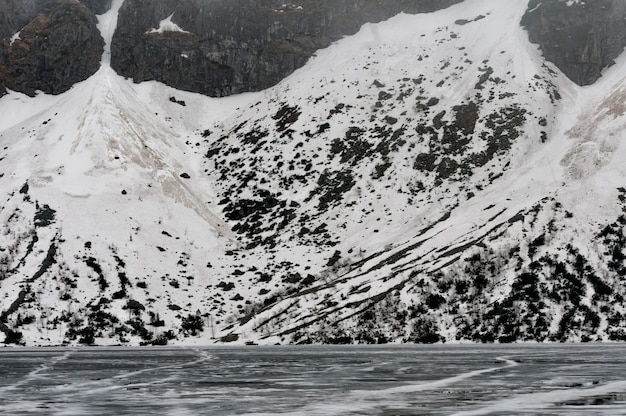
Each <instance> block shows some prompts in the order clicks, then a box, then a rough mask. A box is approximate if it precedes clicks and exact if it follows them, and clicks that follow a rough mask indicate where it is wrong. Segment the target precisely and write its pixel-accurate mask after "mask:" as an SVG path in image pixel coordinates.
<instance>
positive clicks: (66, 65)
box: [0, 0, 104, 95]
mask: <svg viewBox="0 0 626 416" xmlns="http://www.w3.org/2000/svg"><path fill="white" fill-rule="evenodd" d="M7 3H8V4H7V5H6V7H2V8H1V10H0V18H1V19H2V20H1V22H2V24H1V25H0V33H1V36H2V39H1V41H0V86H1V87H6V88H10V89H12V90H16V91H20V92H23V93H25V94H29V95H34V94H35V92H36V91H37V90H41V91H43V92H46V93H51V94H59V93H62V92H64V91H66V90H68V89H69V88H70V87H71V86H72V85H74V84H75V83H76V82H79V81H82V80H85V79H87V78H88V77H89V76H91V75H92V74H93V73H95V72H96V71H97V70H98V68H99V67H100V60H101V57H102V53H103V49H104V40H103V39H102V36H100V32H99V31H98V28H97V27H96V24H97V20H96V17H95V15H94V13H93V12H92V11H91V10H90V9H89V8H88V7H86V6H85V5H83V4H82V3H80V2H78V1H76V0H47V1H46V0H26V1H24V2H7ZM2 91H4V88H2Z"/></svg>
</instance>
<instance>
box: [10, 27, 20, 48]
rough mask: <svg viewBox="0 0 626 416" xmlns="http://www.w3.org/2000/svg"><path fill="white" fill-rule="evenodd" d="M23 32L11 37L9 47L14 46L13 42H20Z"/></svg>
mask: <svg viewBox="0 0 626 416" xmlns="http://www.w3.org/2000/svg"><path fill="white" fill-rule="evenodd" d="M21 33H22V31H21V30H20V31H19V32H17V33H16V34H14V35H13V36H11V39H9V40H10V42H9V46H11V45H13V42H15V41H16V40H20V39H21V38H20V35H21Z"/></svg>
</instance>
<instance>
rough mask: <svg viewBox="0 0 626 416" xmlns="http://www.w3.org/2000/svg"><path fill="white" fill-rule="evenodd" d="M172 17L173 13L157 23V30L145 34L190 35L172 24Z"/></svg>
mask: <svg viewBox="0 0 626 416" xmlns="http://www.w3.org/2000/svg"><path fill="white" fill-rule="evenodd" d="M172 17H174V13H172V14H170V15H169V16H168V17H167V18H166V19H163V20H161V21H160V22H159V27H158V28H156V29H154V28H153V29H150V30H148V31H147V32H146V33H165V32H179V33H190V32H188V31H186V30H183V29H182V28H181V27H180V26H178V25H177V24H176V23H174V22H172Z"/></svg>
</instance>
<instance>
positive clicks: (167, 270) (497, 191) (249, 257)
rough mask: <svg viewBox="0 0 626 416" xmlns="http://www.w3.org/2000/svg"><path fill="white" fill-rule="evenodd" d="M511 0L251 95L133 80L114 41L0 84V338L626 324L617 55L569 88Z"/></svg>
mask: <svg viewBox="0 0 626 416" xmlns="http://www.w3.org/2000/svg"><path fill="white" fill-rule="evenodd" d="M504 3H506V4H504ZM525 3H526V2H501V1H498V0H466V1H464V2H462V3H460V4H458V5H456V6H452V7H450V8H449V9H446V10H442V11H439V12H436V13H430V14H421V15H414V16H412V15H398V16H396V17H394V18H392V19H390V20H388V21H386V22H383V23H380V24H367V25H365V26H364V27H363V28H362V29H361V31H360V32H359V33H357V34H356V35H354V36H351V37H347V38H345V39H343V40H341V41H340V42H337V43H336V44H334V45H332V46H331V47H329V48H327V49H325V50H321V51H319V52H318V53H317V56H316V57H314V58H313V59H312V60H311V61H310V62H309V63H308V64H307V65H306V66H305V67H304V68H302V69H300V70H298V71H296V72H295V73H294V74H293V75H291V76H290V77H288V78H287V79H285V80H284V81H283V82H281V83H280V84H279V85H277V86H276V87H274V88H271V89H268V90H265V91H263V92H260V93H254V94H245V95H241V96H236V97H230V98H223V99H210V98H206V97H203V96H199V95H196V94H192V93H187V92H180V91H176V90H174V89H171V88H168V87H165V86H163V85H160V84H157V83H153V82H150V83H144V84H138V85H137V84H132V83H131V82H129V81H128V80H125V79H123V78H121V77H119V76H117V75H116V74H115V73H114V72H113V71H112V70H111V69H110V67H109V65H108V60H107V51H108V48H107V47H105V56H104V57H103V63H102V68H101V69H100V71H98V72H97V73H96V74H95V75H94V76H93V77H91V78H90V79H88V80H87V81H84V82H82V83H79V84H77V85H75V86H74V87H73V88H72V89H71V90H70V91H68V92H67V93H65V94H63V95H61V96H56V97H51V96H46V95H39V96H37V97H35V98H29V97H26V96H23V95H20V94H17V93H10V94H8V95H7V96H5V97H3V98H1V99H0V112H1V113H2V118H0V120H1V122H0V123H1V126H0V129H1V131H0V148H2V149H3V150H2V152H1V153H0V187H1V188H2V189H3V190H5V192H6V197H4V200H3V202H2V205H1V206H0V207H1V208H0V218H1V221H0V223H1V226H2V228H3V229H2V232H1V233H0V247H1V248H0V250H2V251H0V258H1V259H0V272H1V275H0V299H2V303H1V305H2V306H1V308H0V330H2V331H3V332H4V333H5V335H6V341H7V342H9V341H11V342H24V343H26V344H59V343H68V342H69V343H77V342H81V343H92V342H96V343H99V344H104V343H132V344H137V343H141V342H145V343H165V342H168V341H169V342H178V343H208V342H213V340H222V341H237V342H245V341H255V342H266V343H274V342H391V341H406V342H436V341H444V340H445V341H454V340H473V341H501V342H505V341H515V340H581V339H601V340H608V339H623V338H624V337H625V336H626V333H625V332H624V331H625V327H626V321H625V318H624V313H625V311H624V308H623V304H622V303H623V296H624V292H625V291H626V289H624V287H623V284H622V278H623V277H624V276H625V275H626V265H625V263H624V243H625V241H626V239H625V237H624V224H625V223H626V219H625V217H624V213H625V211H626V188H625V187H624V183H623V182H624V180H623V178H624V177H625V175H624V164H623V163H621V161H623V160H625V159H624V158H625V157H626V155H624V154H623V152H624V149H623V146H620V141H621V139H623V138H624V133H623V131H624V127H625V126H624V124H626V118H624V102H625V98H626V78H625V77H624V75H623V74H625V73H626V71H625V70H624V69H626V58H624V57H622V58H621V59H620V61H619V62H618V63H617V64H616V65H615V66H613V67H612V68H611V69H609V70H607V71H606V72H605V74H604V77H603V78H602V79H601V80H600V81H598V82H597V83H596V84H594V85H592V86H589V87H584V88H581V87H577V86H576V85H574V84H572V83H571V82H570V81H569V80H568V79H567V78H566V77H564V76H563V75H562V74H560V73H559V71H558V70H556V69H555V68H554V67H553V66H552V65H550V64H548V63H546V62H545V61H544V60H543V58H542V56H541V54H540V52H539V51H538V49H537V47H536V46H534V45H532V44H530V43H529V42H528V37H527V34H526V32H524V30H523V29H522V28H521V27H520V25H519V22H520V20H521V17H522V15H523V14H524V12H525V10H526V4H525ZM120 5H121V2H120V1H116V2H114V7H113V9H112V11H111V12H109V13H108V14H106V15H104V16H102V17H101V18H100V24H99V27H100V29H101V31H102V33H103V35H104V38H105V41H107V44H110V39H111V36H112V28H113V27H114V24H113V22H114V19H115V15H116V10H118V9H119V6H120ZM107 28H108V29H107Z"/></svg>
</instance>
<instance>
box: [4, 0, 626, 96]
mask: <svg viewBox="0 0 626 416" xmlns="http://www.w3.org/2000/svg"><path fill="white" fill-rule="evenodd" d="M460 1H462V0H394V1H381V0H302V1H300V2H298V3H297V4H296V3H285V2H283V1H277V0H126V1H125V2H124V5H123V7H122V9H121V11H120V18H119V24H118V29H117V31H116V33H115V36H114V39H113V45H112V66H113V68H114V69H115V70H116V71H117V72H118V73H120V74H121V75H123V76H126V77H130V78H132V79H133V80H135V81H136V82H141V81H146V80H158V81H161V82H164V83H166V84H168V85H171V86H173V87H176V88H180V89H183V90H189V91H195V92H200V93H203V94H206V95H211V96H222V95H230V94H234V93H239V92H244V91H254V90H260V89H263V88H267V87H270V86H272V85H274V84H276V83H278V82H279V81H280V80H281V79H283V78H284V77H285V76H287V75H289V74H290V73H291V72H293V71H294V70H295V69H297V68H299V67H301V66H303V65H304V64H305V63H306V61H307V60H308V59H309V58H310V57H311V56H312V54H313V53H315V51H316V50H318V49H320V48H324V47H326V46H328V45H329V44H330V43H331V42H333V41H334V40H337V39H339V38H341V37H342V36H345V35H350V34H353V33H355V32H356V31H357V30H358V29H359V28H360V27H361V25H362V24H363V23H365V22H376V21H380V20H384V19H386V18H389V17H391V16H393V15H395V14H397V13H399V12H401V11H404V12H407V13H419V12H426V11H433V10H437V9H441V8H444V7H448V6H450V5H452V4H454V3H458V2H460ZM110 7H111V0H81V1H77V0H19V1H17V0H10V1H5V2H2V4H0V95H1V94H3V93H4V91H5V88H10V89H14V90H17V91H21V92H24V93H27V94H30V95H32V94H34V93H35V91H36V90H42V91H44V92H47V93H53V94H57V93H61V92H63V91H66V90H67V89H69V88H70V87H71V86H72V85H73V84H74V83H76V82H78V81H81V80H84V79H86V78H88V77H89V76H90V75H92V74H93V73H94V72H95V71H97V69H98V67H99V64H100V57H101V54H102V51H103V40H102V38H101V36H100V34H99V32H98V30H97V27H96V22H97V21H96V17H95V15H96V14H101V13H104V12H106V11H107V10H108V9H109V8H110ZM528 10H529V11H528V12H527V13H526V15H525V16H524V18H523V19H522V25H523V26H524V27H525V28H526V29H527V30H528V33H529V37H530V40H531V41H532V42H534V43H537V44H538V45H539V46H540V48H541V49H542V50H543V52H544V55H545V57H546V59H547V60H549V61H551V62H553V63H554V64H555V65H556V66H557V67H559V68H560V69H561V70H562V71H563V72H564V73H565V74H566V75H567V76H568V77H569V78H570V79H572V80H573V81H574V82H576V83H578V84H580V85H587V84H591V83H593V82H594V81H595V80H597V79H598V78H599V77H600V75H601V71H602V70H603V69H604V68H606V67H607V66H610V65H611V63H612V62H613V60H614V59H615V58H616V57H617V56H619V54H621V53H622V52H623V50H624V47H625V46H626V2H624V1H623V0H595V1H587V2H584V3H580V4H578V3H576V4H572V5H570V6H568V5H567V2H565V1H563V0H541V1H540V0H531V1H530V3H529V7H528ZM168 16H172V21H173V22H174V23H175V24H177V25H178V26H179V27H180V28H182V29H183V30H184V32H172V31H170V32H167V31H166V32H163V33H151V30H152V29H156V28H157V27H158V25H159V22H160V21H162V20H163V19H166V18H167V17H168ZM20 31H21V32H20ZM17 32H20V36H19V38H18V39H15V40H14V41H11V37H12V36H13V35H14V34H15V33H17Z"/></svg>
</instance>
